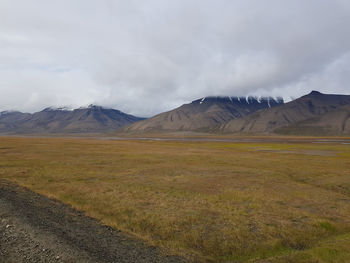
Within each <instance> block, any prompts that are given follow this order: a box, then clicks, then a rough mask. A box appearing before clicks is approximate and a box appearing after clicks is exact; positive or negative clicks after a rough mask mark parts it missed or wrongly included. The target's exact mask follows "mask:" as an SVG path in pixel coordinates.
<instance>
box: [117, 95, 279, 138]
mask: <svg viewBox="0 0 350 263" xmlns="http://www.w3.org/2000/svg"><path fill="white" fill-rule="evenodd" d="M281 104H283V99H282V98H278V99H273V98H270V97H268V98H255V97H247V98H245V97H207V98H203V99H199V100H195V101H193V102H191V103H189V104H184V105H182V106H181V107H179V108H176V109H174V110H171V111H168V112H165V113H161V114H158V115H156V116H154V117H152V118H150V119H146V120H143V121H140V122H137V123H134V124H132V125H130V126H127V127H125V128H124V131H126V132H159V131H217V130H218V128H219V127H220V126H221V125H222V124H223V123H226V122H228V121H230V120H233V119H238V118H242V117H243V116H246V115H248V114H251V113H253V112H255V111H257V110H260V109H265V108H269V107H275V106H277V105H281Z"/></svg>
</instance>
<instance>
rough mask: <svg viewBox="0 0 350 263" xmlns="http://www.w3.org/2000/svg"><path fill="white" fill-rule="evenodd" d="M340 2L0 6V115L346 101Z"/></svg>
mask: <svg viewBox="0 0 350 263" xmlns="http://www.w3.org/2000/svg"><path fill="white" fill-rule="evenodd" d="M349 24H350V2H349V1H346V0H323V1H319V0H308V1H304V0H287V1H280V0H266V1H261V0H217V1H212V0H177V1H162V0H149V1H141V0H129V1H122V0H104V1H93V0H75V1H69V0H60V1H44V0H26V1H19V0H0V92H1V96H0V110H1V109H18V110H23V111H36V110H39V109H41V108H44V107H46V106H61V105H69V106H72V107H78V106H81V105H88V104H90V103H94V104H101V105H105V106H110V107H115V108H118V109H120V110H122V111H125V112H128V113H131V114H135V115H141V116H151V115H153V114H155V113H159V112H161V111H165V110H169V109H172V108H174V107H177V106H179V105H181V104H182V103H185V102H188V101H191V100H194V99H197V98H199V97H201V96H210V95H235V96H237V95H238V96H244V95H272V96H278V95H282V96H284V97H285V98H287V99H288V97H298V96H300V95H302V94H305V93H307V92H309V91H310V90H320V91H322V92H325V93H345V94H349V92H350V91H349V90H350V89H349V84H348V83H350V32H349V31H350V28H349V26H348V25H349Z"/></svg>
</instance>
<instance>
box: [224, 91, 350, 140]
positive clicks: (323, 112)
mask: <svg viewBox="0 0 350 263" xmlns="http://www.w3.org/2000/svg"><path fill="white" fill-rule="evenodd" d="M349 104H350V96H349V95H333V94H322V93H320V92H317V91H312V92H311V93H310V94H308V95H305V96H303V97H301V98H299V99H296V100H294V101H291V102H288V103H285V104H284V105H280V106H278V107H274V108H271V109H263V110H259V111H257V112H255V113H253V114H251V115H249V116H245V117H244V118H240V119H234V120H231V121H229V122H227V123H225V124H223V125H222V126H221V131H222V132H225V133H284V134H310V135H313V134H315V135H316V134H328V133H337V134H340V133H346V132H348V130H349V114H348V113H349Z"/></svg>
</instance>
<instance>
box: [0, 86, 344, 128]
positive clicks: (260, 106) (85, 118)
mask: <svg viewBox="0 0 350 263" xmlns="http://www.w3.org/2000/svg"><path fill="white" fill-rule="evenodd" d="M117 131H118V132H123V133H149V132H155V133H158V132H178V131H193V132H210V133H220V134H227V133H229V134H231V133H239V134H269V133H277V134H295V135H344V134H350V95H335V94H322V93H320V92H318V91H312V92H311V93H309V94H307V95H305V96H302V97H300V98H298V99H295V100H292V101H290V102H287V103H285V102H284V101H283V99H282V98H274V97H251V96H249V97H205V98H201V99H197V100H194V101H192V102H191V103H188V104H184V105H182V106H180V107H178V108H176V109H173V110H170V111H168V112H164V113H160V114H158V115H156V116H154V117H151V118H148V119H144V118H139V117H135V116H132V115H129V114H126V113H123V112H121V111H119V110H115V109H108V108H104V107H101V106H96V105H90V106H89V107H86V108H78V109H74V110H69V109H66V108H46V109H44V110H42V111H40V112H36V113H33V114H31V113H21V112H14V111H5V112H1V113H0V133H14V134H36V133H103V132H117Z"/></svg>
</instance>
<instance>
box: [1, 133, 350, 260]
mask: <svg viewBox="0 0 350 263" xmlns="http://www.w3.org/2000/svg"><path fill="white" fill-rule="evenodd" d="M312 140H313V139H311V138H305V139H304V140H303V141H299V142H297V141H293V140H290V141H288V139H286V140H285V141H284V140H283V139H282V140H277V141H275V142H273V141H271V140H269V141H267V142H214V141H197V142H191V141H142V140H120V141H115V140H99V139H93V138H89V139H73V138H71V139H69V138H14V137H7V138H6V137H0V178H2V179H7V180H10V181H13V182H16V183H18V184H20V185H24V186H26V187H28V188H30V189H32V190H34V191H36V192H38V193H41V194H44V195H46V196H49V197H52V198H56V199H58V200H61V201H63V202H64V203H68V204H71V205H72V206H73V207H75V208H77V209H79V210H83V211H86V214H87V215H89V216H91V217H94V218H97V219H99V220H101V221H102V222H103V223H105V224H107V225H110V226H112V227H115V228H118V229H121V230H123V231H125V232H127V233H130V234H132V235H134V236H137V237H138V238H141V239H143V240H145V241H146V242H148V243H150V244H153V245H156V246H160V247H162V248H163V249H164V250H165V251H167V253H169V254H178V255H184V256H185V257H187V258H188V259H191V260H194V261H196V262H198V261H201V262H205V261H209V262H298V263H299V262H350V145H348V144H342V143H334V142H324V143H312Z"/></svg>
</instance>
